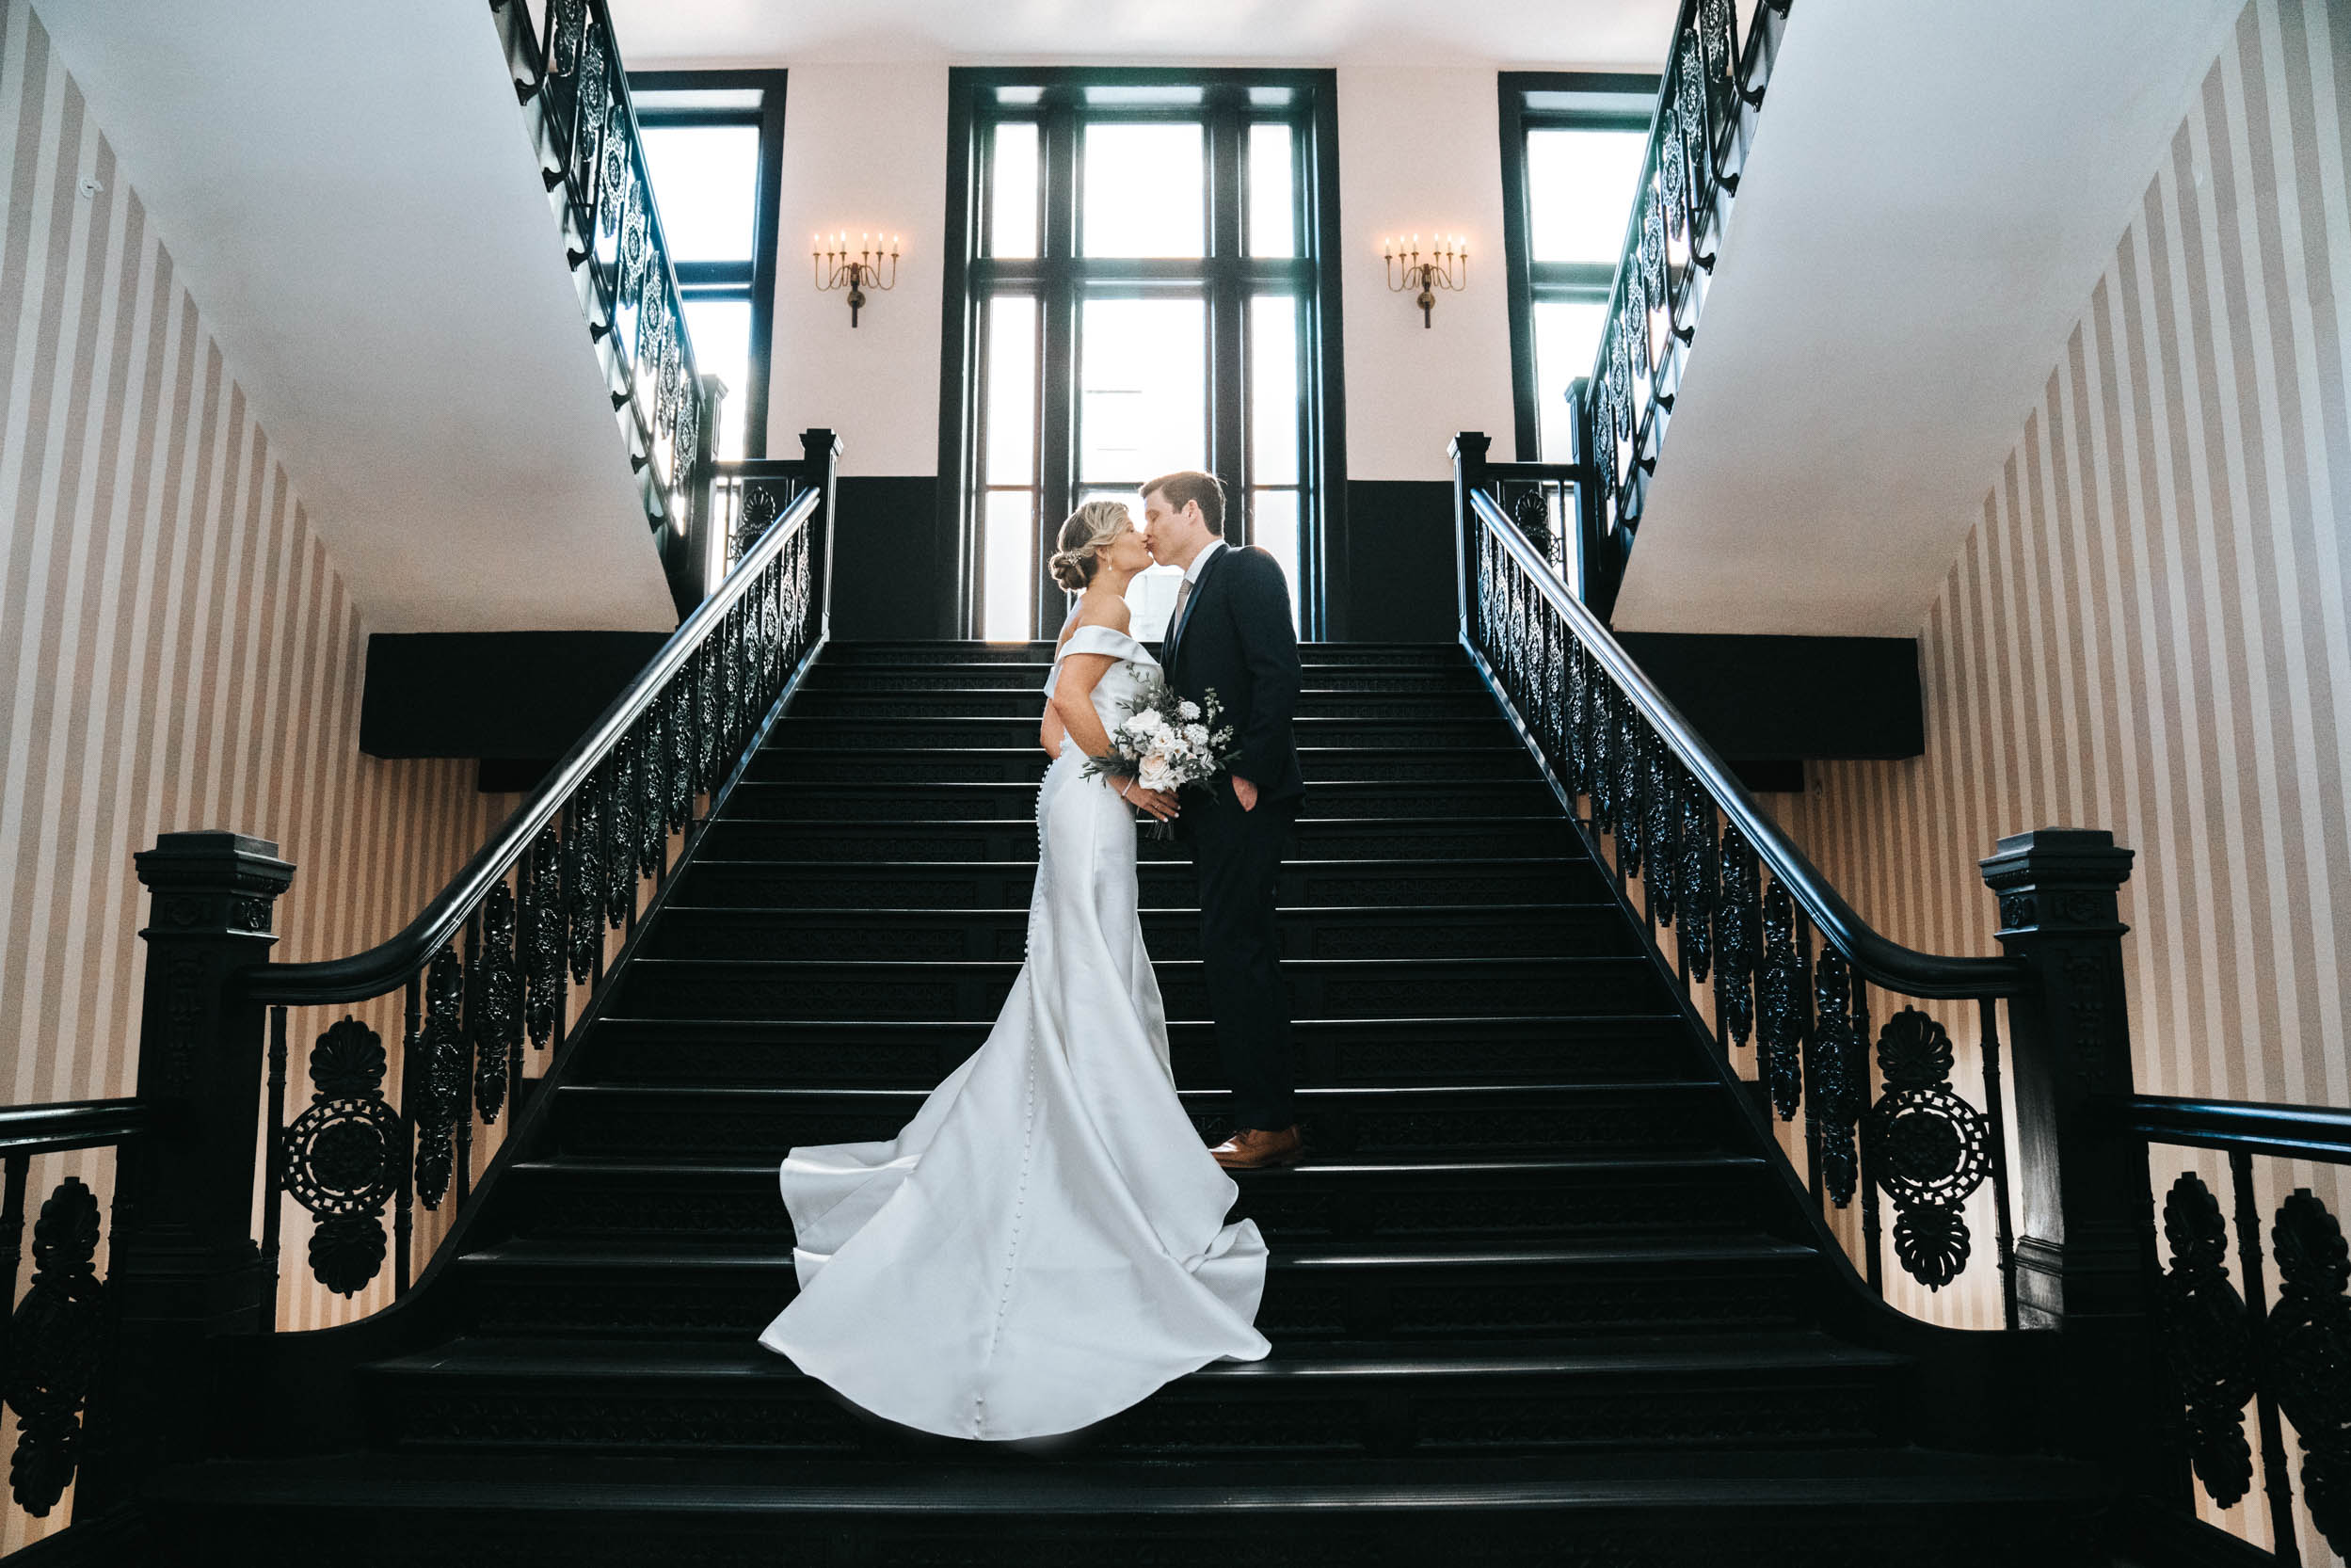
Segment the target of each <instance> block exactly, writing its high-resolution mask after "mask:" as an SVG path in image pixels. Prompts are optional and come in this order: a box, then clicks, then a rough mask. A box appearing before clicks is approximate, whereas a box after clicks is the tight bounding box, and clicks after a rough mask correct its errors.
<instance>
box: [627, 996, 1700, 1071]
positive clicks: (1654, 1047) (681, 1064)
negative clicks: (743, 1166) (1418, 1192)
mask: <svg viewBox="0 0 2351 1568" xmlns="http://www.w3.org/2000/svg"><path fill="white" fill-rule="evenodd" d="M988 1028H989V1025H988V1024H987V1023H986V1022H984V1021H978V1020H970V1019H965V1020H957V1021H949V1022H940V1021H937V1020H905V1019H901V1020H891V1021H874V1020H870V1019H846V1020H830V1021H806V1020H791V1019H756V1018H696V1019H676V1018H645V1017H632V1016H609V1015H608V1016H604V1017H602V1018H600V1019H599V1020H598V1021H597V1023H596V1024H595V1025H594V1027H593V1028H592V1029H591V1030H590V1032H589V1035H588V1038H587V1040H586V1041H585V1042H584V1044H583V1046H582V1063H583V1066H582V1070H583V1071H584V1073H585V1074H586V1075H587V1076H586V1077H585V1078H584V1079H583V1080H581V1081H595V1080H598V1079H603V1080H621V1081H630V1082H653V1081H678V1082H684V1081H694V1082H702V1083H799V1084H804V1085H813V1086H832V1087H840V1086H844V1085H849V1084H863V1083H871V1084H873V1085H876V1086H883V1087H898V1088H917V1087H920V1088H925V1089H927V1088H929V1087H931V1086H932V1085H934V1084H936V1083H937V1082H938V1081H939V1080H941V1079H943V1078H945V1077H946V1076H947V1075H948V1073H950V1072H952V1070H953V1069H954V1067H955V1065H956V1064H958V1063H960V1062H961V1061H962V1060H963V1059H964V1058H965V1057H967V1056H968V1055H970V1054H971V1052H972V1051H973V1050H974V1049H976V1048H978V1047H979V1045H980V1043H981V1041H983V1040H984V1039H985V1038H986V1036H987V1031H988ZM1293 1032H1294V1037H1295V1039H1296V1041H1297V1046H1298V1060H1299V1073H1300V1081H1301V1082H1302V1083H1303V1084H1305V1085H1307V1086H1308V1087H1321V1086H1326V1085H1337V1084H1341V1083H1359V1084H1377V1083H1412V1082H1437V1083H1456V1082H1461V1081H1463V1080H1469V1079H1474V1080H1479V1081H1484V1082H1501V1081H1506V1080H1508V1081H1527V1082H1577V1083H1590V1082H1615V1081H1623V1080H1626V1079H1661V1078H1667V1077H1672V1076H1681V1077H1685V1078H1699V1077H1702V1076H1703V1078H1704V1079H1705V1080H1708V1081H1712V1080H1713V1078H1714V1069H1713V1067H1712V1066H1711V1065H1710V1064H1709V1063H1708V1062H1707V1060H1706V1059H1705V1058H1704V1057H1703V1055H1702V1053H1701V1051H1700V1048H1699V1047H1698V1046H1697V1044H1696V1043H1695V1042H1694V1041H1693V1040H1692V1039H1691V1037H1690V1034H1689V1032H1688V1029H1687V1025H1685V1024H1684V1022H1683V1021H1682V1018H1681V1016H1680V1015H1678V1014H1674V1013H1668V1012H1665V1011H1663V1010H1660V1011H1657V1012H1655V1013H1623V1014H1592V1015H1589V1016H1527V1017H1515V1018H1496V1017H1475V1016H1463V1017H1451V1018H1415V1017H1395V1018H1340V1019H1314V1018H1308V1019H1301V1020H1299V1022H1298V1023H1297V1024H1296V1025H1295V1026H1294V1031H1293ZM1168 1044H1169V1051H1170V1054H1171V1055H1172V1057H1173V1058H1174V1061H1175V1066H1176V1081H1177V1082H1178V1083H1181V1084H1186V1085H1203V1084H1212V1083H1215V1082H1217V1081H1219V1080H1220V1076H1221V1074H1222V1071H1223V1069H1222V1067H1221V1065H1220V1064H1219V1062H1218V1058H1217V1050H1216V1039H1215V1033H1214V1031H1213V1029H1212V1028H1211V1027H1210V1026H1209V1025H1208V1024H1207V1023H1205V1022H1183V1021H1178V1022H1176V1023H1174V1024H1171V1025H1169V1026H1168Z"/></svg>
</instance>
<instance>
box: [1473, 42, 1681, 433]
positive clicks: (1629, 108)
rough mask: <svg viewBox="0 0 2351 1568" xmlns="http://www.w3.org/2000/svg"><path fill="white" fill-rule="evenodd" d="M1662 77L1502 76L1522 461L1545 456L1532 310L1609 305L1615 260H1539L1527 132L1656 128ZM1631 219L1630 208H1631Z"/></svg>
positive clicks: (1505, 239)
mask: <svg viewBox="0 0 2351 1568" xmlns="http://www.w3.org/2000/svg"><path fill="white" fill-rule="evenodd" d="M1661 80H1662V78H1661V77H1659V76H1655V75H1650V74H1646V73H1642V72H1590V71H1505V72H1498V73H1497V80H1496V87H1497V90H1498V92H1499V94H1500V106H1501V127H1502V261H1503V266H1504V270H1505V271H1506V272H1507V274H1508V285H1507V286H1508V288H1509V293H1510V316H1511V408H1512V413H1513V424H1514V429H1513V431H1512V435H1513V438H1514V440H1515V442H1516V450H1517V455H1518V460H1519V461H1520V462H1522V463H1531V462H1536V461H1538V460H1540V459H1541V458H1542V456H1543V414H1542V409H1541V407H1540V398H1541V396H1542V384H1541V382H1540V381H1539V380H1538V378H1537V376H1536V367H1535V305H1536V302H1537V301H1539V300H1578V301H1590V302H1592V303H1596V304H1600V305H1606V304H1607V302H1608V296H1609V293H1610V291H1611V290H1613V289H1614V288H1615V286H1616V268H1617V264H1616V263H1615V262H1614V261H1607V262H1589V263H1577V262H1537V261H1536V260H1535V259H1534V241H1533V236H1532V234H1531V232H1530V230H1531V227H1532V221H1533V220H1532V216H1531V212H1530V209H1529V206H1528V192H1527V132H1529V131H1550V130H1571V131H1639V132H1640V133H1642V134H1643V135H1646V134H1647V133H1648V131H1649V129H1650V127H1651V126H1652V125H1653V124H1654V123H1655V119H1656V104H1657V93H1658V91H1659V90H1660V83H1661ZM1625 216H1626V218H1627V221H1629V220H1630V218H1631V209H1630V207H1627V209H1626V215H1625Z"/></svg>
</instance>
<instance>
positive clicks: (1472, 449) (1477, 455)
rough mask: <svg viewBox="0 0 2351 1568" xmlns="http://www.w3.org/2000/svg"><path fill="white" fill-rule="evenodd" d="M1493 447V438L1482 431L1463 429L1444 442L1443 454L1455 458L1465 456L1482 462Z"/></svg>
mask: <svg viewBox="0 0 2351 1568" xmlns="http://www.w3.org/2000/svg"><path fill="white" fill-rule="evenodd" d="M1493 447H1494V438H1493V437H1491V436H1489V435H1487V434H1486V433H1485V432H1484V431H1482V430H1464V431H1463V432H1462V433H1461V434H1460V435H1457V436H1455V437H1454V438H1453V439H1452V440H1450V441H1448V442H1447V444H1446V448H1445V455H1446V456H1448V457H1452V458H1456V459H1458V458H1461V457H1463V456H1466V457H1469V458H1471V459H1472V460H1473V461H1476V462H1480V463H1482V462H1484V461H1485V458H1486V454H1487V453H1488V452H1489V451H1491V450H1492V449H1493Z"/></svg>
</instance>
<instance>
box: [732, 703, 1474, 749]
mask: <svg viewBox="0 0 2351 1568" xmlns="http://www.w3.org/2000/svg"><path fill="white" fill-rule="evenodd" d="M1039 717H1040V715H1039V714H1038V713H1034V712H1031V713H1022V714H1007V715H1005V716H1003V717H1000V718H957V717H955V716H954V715H953V714H952V713H942V712H930V713H915V714H909V715H905V716H898V715H889V716H881V717H876V716H871V715H860V716H858V717H855V718H851V717H845V716H844V717H838V718H799V717H796V716H795V717H788V718H786V719H785V721H784V722H783V723H782V724H779V725H777V726H776V729H775V732H774V733H773V734H771V735H770V736H769V737H768V741H767V744H766V746H764V747H763V748H761V749H763V750H768V751H791V750H795V749H799V748H802V747H823V748H824V749H826V750H833V749H836V748H839V747H840V746H849V745H859V746H889V745H899V746H923V747H929V748H932V749H945V748H949V747H953V748H957V749H960V748H962V747H965V746H1018V745H1031V746H1034V745H1036V744H1037V725H1038V720H1039ZM1291 728H1292V730H1293V731H1294V732H1295V733H1296V735H1297V737H1298V744H1299V745H1300V746H1302V747H1303V746H1342V747H1380V748H1384V747H1389V746H1414V745H1416V746H1445V747H1448V748H1450V747H1455V746H1467V745H1479V744H1483V745H1500V744H1506V743H1507V741H1508V740H1509V738H1510V735H1511V729H1510V727H1509V726H1508V725H1507V724H1506V723H1504V722H1503V719H1502V715H1501V714H1500V713H1499V712H1495V711H1494V710H1493V709H1491V708H1489V709H1488V710H1487V711H1486V712H1478V711H1477V710H1475V709H1474V708H1470V707H1468V706H1466V705H1463V706H1462V707H1460V708H1458V709H1453V710H1450V711H1448V712H1446V713H1445V714H1442V715H1432V716H1431V717H1428V718H1419V719H1378V718H1363V719H1351V718H1317V717H1313V716H1311V715H1302V716H1300V717H1299V718H1296V719H1294V720H1292V721H1291ZM1038 754H1039V755H1040V756H1042V755H1043V750H1042V748H1041V747H1040V748H1039V753H1038Z"/></svg>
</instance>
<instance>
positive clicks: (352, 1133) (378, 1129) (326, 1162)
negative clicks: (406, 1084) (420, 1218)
mask: <svg viewBox="0 0 2351 1568" xmlns="http://www.w3.org/2000/svg"><path fill="white" fill-rule="evenodd" d="M385 1065H386V1064H385V1058H384V1041H383V1036H382V1035H380V1034H377V1033H376V1032H375V1031H374V1030H372V1029H370V1028H368V1027H367V1025H365V1024H363V1023H361V1022H360V1020H359V1019H357V1018H353V1017H345V1018H344V1019H343V1020H342V1021H341V1022H339V1023H334V1024H330V1025H328V1029H327V1032H325V1033H323V1034H321V1035H320V1036H319V1037H318V1040H317V1043H316V1044H314V1045H312V1047H311V1065H310V1073H311V1103H310V1105H309V1106H308V1107H306V1108H305V1109H304V1110H303V1112H302V1113H301V1114H300V1115H298V1116H296V1118H295V1119H294V1125H293V1126H292V1127H290V1128H287V1129H286V1159H285V1170H284V1174H283V1177H282V1179H283V1180H284V1183H285V1190H286V1192H288V1193H290V1194H291V1195H292V1196H293V1198H294V1201H295V1202H296V1203H298V1204H300V1205H301V1206H302V1207H303V1208H306V1209H308V1210H310V1212H311V1214H312V1216H313V1217H314V1218H315V1220H316V1224H315V1225H314V1226H313V1227H312V1231H311V1246H310V1259H311V1273H312V1275H313V1276H315V1277H316V1279H317V1280H318V1282H319V1283H320V1284H321V1285H324V1286H325V1287H326V1288H328V1289H329V1290H332V1291H334V1292H335V1293H336V1294H337V1295H342V1296H355V1295H357V1294H359V1293H360V1291H361V1290H362V1289H364V1288H366V1287H367V1283H368V1282H369V1281H370V1280H372V1279H374V1278H375V1277H376V1274H377V1273H379V1272H382V1270H383V1267H384V1243H385V1236H384V1224H383V1213H384V1205H386V1204H387V1203H389V1202H391V1201H392V1194H393V1193H394V1192H397V1191H398V1190H399V1186H400V1175H401V1170H400V1168H401V1166H402V1164H403V1163H404V1162H405V1161H404V1157H405V1152H406V1151H405V1148H404V1140H403V1138H402V1135H401V1130H400V1117H399V1115H398V1113H397V1112H394V1111H393V1110H392V1107H391V1105H390V1104H389V1103H387V1102H386V1101H385V1099H384V1088H383V1085H384V1069H385Z"/></svg>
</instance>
